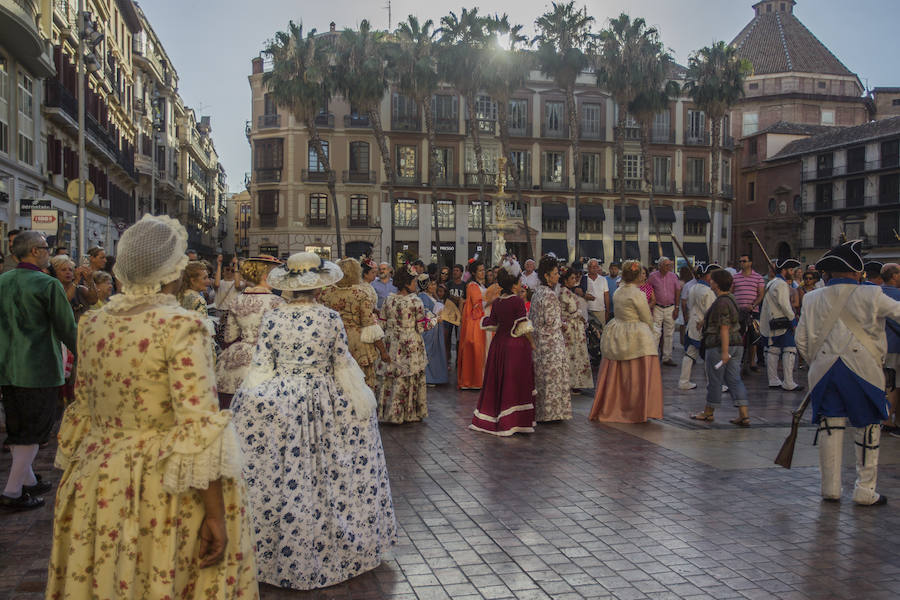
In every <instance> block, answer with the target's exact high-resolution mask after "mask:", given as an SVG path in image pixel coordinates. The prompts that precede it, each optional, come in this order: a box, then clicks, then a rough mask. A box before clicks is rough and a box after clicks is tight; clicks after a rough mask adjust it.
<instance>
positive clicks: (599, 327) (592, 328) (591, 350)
mask: <svg viewBox="0 0 900 600" xmlns="http://www.w3.org/2000/svg"><path fill="white" fill-rule="evenodd" d="M601 335H603V323H601V322H600V320H599V319H597V318H596V317H594V316H593V315H591V316H590V317H589V318H588V323H587V348H588V357H589V358H590V360H591V366H592V367H596V366H597V365H599V364H600V359H601V358H603V357H602V356H601V353H600V336H601Z"/></svg>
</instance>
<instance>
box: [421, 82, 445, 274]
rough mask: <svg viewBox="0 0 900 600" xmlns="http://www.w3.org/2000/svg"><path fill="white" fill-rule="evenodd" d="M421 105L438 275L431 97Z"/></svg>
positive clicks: (439, 232)
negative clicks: (426, 138)
mask: <svg viewBox="0 0 900 600" xmlns="http://www.w3.org/2000/svg"><path fill="white" fill-rule="evenodd" d="M421 104H422V112H423V113H424V114H425V135H426V136H427V137H428V186H429V187H430V188H431V216H432V222H433V223H434V244H435V246H437V266H438V273H440V270H441V262H442V261H441V230H440V227H439V226H438V204H437V182H436V181H435V179H434V178H435V174H436V173H437V155H436V154H435V147H434V113H433V112H432V111H431V97H430V96H429V97H428V98H424V99H422V100H421ZM429 243H430V240H429ZM420 254H421V253H420Z"/></svg>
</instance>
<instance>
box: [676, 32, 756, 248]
mask: <svg viewBox="0 0 900 600" xmlns="http://www.w3.org/2000/svg"><path fill="white" fill-rule="evenodd" d="M752 74H753V65H751V64H750V62H749V61H747V60H746V59H742V58H739V57H738V55H737V49H736V48H734V47H733V46H729V45H728V44H726V43H725V42H721V41H720V42H714V43H713V45H712V46H707V47H705V48H701V49H700V50H698V51H697V52H694V53H693V54H692V55H691V57H690V59H689V60H688V73H687V83H685V85H684V89H685V91H686V92H687V94H688V95H689V96H690V97H691V99H692V100H693V101H694V104H696V105H697V107H698V108H700V109H701V110H703V111H704V112H705V113H706V116H707V118H708V119H709V120H710V122H711V123H712V177H711V179H710V183H711V190H712V193H711V200H712V209H713V223H712V224H711V226H710V246H713V241H714V238H713V232H714V230H715V227H714V226H715V214H716V211H717V210H718V205H719V200H720V198H721V193H720V191H719V163H720V162H721V154H722V139H721V137H722V119H724V118H725V115H727V114H728V111H729V110H731V107H732V106H734V105H735V104H736V103H737V101H738V100H740V99H741V98H742V97H743V95H744V81H745V80H746V79H747V77H749V76H750V75H752ZM710 251H711V252H714V255H713V256H714V257H715V258H717V259H718V258H719V256H718V254H719V253H718V251H717V250H716V249H715V248H714V247H711V248H710Z"/></svg>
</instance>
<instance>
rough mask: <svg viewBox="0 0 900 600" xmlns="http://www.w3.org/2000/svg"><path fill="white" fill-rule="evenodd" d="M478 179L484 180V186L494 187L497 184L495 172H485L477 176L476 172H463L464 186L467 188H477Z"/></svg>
mask: <svg viewBox="0 0 900 600" xmlns="http://www.w3.org/2000/svg"><path fill="white" fill-rule="evenodd" d="M479 181H482V182H484V187H496V186H497V174H496V173H485V174H484V175H482V176H481V178H479V177H478V173H468V172H467V173H466V174H465V186H466V187H468V188H477V187H478V185H479Z"/></svg>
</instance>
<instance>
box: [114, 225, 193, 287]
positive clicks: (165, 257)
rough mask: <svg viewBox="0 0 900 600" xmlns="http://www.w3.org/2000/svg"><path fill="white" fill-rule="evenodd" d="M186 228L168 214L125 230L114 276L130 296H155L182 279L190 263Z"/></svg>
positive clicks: (117, 255)
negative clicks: (165, 286) (165, 287)
mask: <svg viewBox="0 0 900 600" xmlns="http://www.w3.org/2000/svg"><path fill="white" fill-rule="evenodd" d="M187 242H188V236H187V231H185V229H184V226H183V225H182V224H181V223H179V222H178V221H176V220H175V219H172V218H171V217H167V216H165V215H161V216H158V217H154V216H153V215H144V217H143V218H142V219H141V220H140V221H138V222H137V223H135V224H134V225H132V226H131V227H129V228H128V229H126V230H125V232H124V233H123V234H122V237H121V239H120V240H119V246H118V249H117V251H116V264H115V266H113V273H114V274H115V276H116V278H117V279H118V280H119V281H120V282H121V283H122V291H123V293H125V294H130V295H144V294H155V293H157V292H159V289H160V288H161V287H162V286H163V285H165V284H167V283H171V282H173V281H175V280H176V279H178V278H179V277H181V274H182V272H183V271H184V267H185V266H186V265H187V263H188V258H187V255H186V254H185V252H186V251H187Z"/></svg>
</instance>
